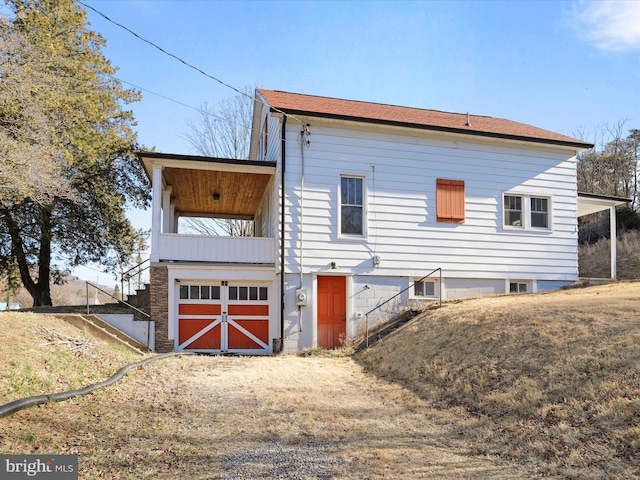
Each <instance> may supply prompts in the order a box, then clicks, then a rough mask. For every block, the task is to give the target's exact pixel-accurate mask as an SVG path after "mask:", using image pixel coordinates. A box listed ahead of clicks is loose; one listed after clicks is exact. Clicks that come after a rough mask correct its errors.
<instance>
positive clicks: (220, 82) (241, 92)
mask: <svg viewBox="0 0 640 480" xmlns="http://www.w3.org/2000/svg"><path fill="white" fill-rule="evenodd" d="M78 3H79V4H80V5H82V6H83V7H85V8H88V9H89V10H91V11H93V12H95V13H97V14H98V15H100V16H101V17H102V18H104V19H105V20H106V21H108V22H110V23H113V24H114V25H116V26H117V27H120V28H122V29H123V30H125V31H127V32H128V33H130V34H131V35H133V36H134V37H136V38H137V39H138V40H141V41H142V42H144V43H146V44H148V45H151V46H152V47H153V48H155V49H157V50H159V51H160V52H162V53H164V54H165V55H168V56H169V57H171V58H173V59H175V60H177V61H178V62H180V63H182V64H183V65H185V66H186V67H189V68H191V69H193V70H195V71H196V72H198V73H201V74H202V75H204V76H205V77H207V78H210V79H211V80H214V81H216V82H218V83H219V84H220V85H223V86H225V87H227V88H230V89H231V90H233V91H234V92H236V93H239V94H240V95H242V96H244V97H247V98H250V99H252V100H253V99H254V97H252V96H251V95H249V94H247V93H245V92H243V91H242V90H240V89H238V88H236V87H234V86H233V85H230V84H228V83H226V82H223V81H222V80H220V79H219V78H217V77H214V76H213V75H211V74H209V73H207V72H205V71H204V70H202V69H201V68H199V67H197V66H195V65H193V64H191V63H189V62H187V61H186V60H184V59H182V58H180V57H178V56H177V55H175V54H173V53H171V52H168V51H167V50H165V49H164V48H162V47H161V46H159V45H157V44H156V43H154V42H152V41H151V40H147V39H146V38H144V37H142V36H140V35H138V34H137V33H136V32H134V31H133V30H131V29H130V28H128V27H126V26H124V25H122V24H121V23H118V22H116V21H115V20H112V19H111V18H109V17H108V16H107V15H105V14H104V13H102V12H100V11H99V10H96V9H95V8H93V7H92V6H91V5H87V4H86V3H84V2H83V1H81V0H78ZM257 100H258V101H259V102H260V103H262V104H263V105H264V102H262V101H261V100H260V99H257ZM269 107H270V108H271V109H272V110H274V111H276V112H278V113H281V114H282V115H285V116H287V117H289V118H291V119H293V120H296V121H298V122H300V123H301V124H303V125H304V124H305V122H303V121H302V120H300V119H299V118H296V117H294V116H293V115H289V114H287V113H285V112H283V111H282V110H279V109H278V108H275V107H273V106H271V105H270V106H269Z"/></svg>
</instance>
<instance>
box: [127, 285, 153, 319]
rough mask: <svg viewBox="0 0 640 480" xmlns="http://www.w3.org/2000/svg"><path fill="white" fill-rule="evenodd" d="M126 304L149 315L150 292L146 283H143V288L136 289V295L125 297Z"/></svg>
mask: <svg viewBox="0 0 640 480" xmlns="http://www.w3.org/2000/svg"><path fill="white" fill-rule="evenodd" d="M127 303H128V304H130V305H133V306H134V307H136V308H139V309H140V310H142V311H143V312H147V313H149V309H150V306H151V290H150V286H149V284H148V283H145V285H144V288H138V289H136V293H134V294H132V295H127Z"/></svg>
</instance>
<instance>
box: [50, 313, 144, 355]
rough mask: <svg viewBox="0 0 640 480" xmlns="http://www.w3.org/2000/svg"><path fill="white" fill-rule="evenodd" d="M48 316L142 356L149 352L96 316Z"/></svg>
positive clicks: (67, 314) (65, 314) (51, 314)
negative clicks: (85, 330)
mask: <svg viewBox="0 0 640 480" xmlns="http://www.w3.org/2000/svg"><path fill="white" fill-rule="evenodd" d="M47 315H50V316H52V317H56V318H59V319H61V320H64V321H65V322H67V323H70V324H71V325H73V326H74V327H76V328H79V329H80V330H84V329H85V328H86V329H87V330H89V331H90V332H91V334H92V335H95V336H96V337H98V338H100V339H102V340H106V341H108V342H112V343H118V344H120V345H124V346H125V347H127V348H128V349H130V350H132V351H134V352H136V353H139V354H141V355H143V354H145V353H147V352H148V351H149V349H148V348H147V346H146V345H143V344H142V343H140V342H138V341H137V340H136V339H135V338H132V337H130V336H129V335H127V334H126V333H124V332H123V331H122V330H119V329H117V328H115V327H114V326H112V325H110V324H108V323H107V322H105V321H104V320H102V319H101V318H99V317H97V316H96V315H84V314H72V313H48V314H47Z"/></svg>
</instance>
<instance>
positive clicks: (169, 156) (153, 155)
mask: <svg viewBox="0 0 640 480" xmlns="http://www.w3.org/2000/svg"><path fill="white" fill-rule="evenodd" d="M136 156H137V157H138V158H139V159H140V160H142V159H143V158H149V159H158V160H179V161H192V162H207V163H226V164H232V165H253V166H257V167H264V166H266V167H275V166H276V165H277V162H273V161H267V160H243V159H239V158H220V157H207V156H204V155H183V154H177V153H160V152H144V151H139V152H136Z"/></svg>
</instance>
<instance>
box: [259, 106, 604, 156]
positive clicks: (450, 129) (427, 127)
mask: <svg viewBox="0 0 640 480" xmlns="http://www.w3.org/2000/svg"><path fill="white" fill-rule="evenodd" d="M273 108H274V107H272V106H270V109H271V111H278V112H284V113H285V114H290V115H303V116H310V117H317V118H330V119H334V120H345V121H349V120H350V121H355V122H360V123H370V124H375V125H392V126H397V127H406V128H415V129H418V130H429V131H435V132H448V133H457V134H464V135H472V136H476V137H489V138H500V139H505V140H518V141H524V142H531V143H542V144H546V145H557V146H563V147H574V148H579V149H584V150H589V149H590V148H593V147H594V146H595V145H594V144H592V143H588V142H570V141H563V140H554V139H545V138H537V137H527V136H523V135H510V134H506V133H496V132H482V131H478V130H464V129H460V128H453V127H441V126H438V125H423V124H417V123H410V122H398V121H394V120H381V119H376V118H367V117H356V116H350V115H338V114H333V113H322V112H314V111H309V110H295V109H288V108H281V107H277V110H273Z"/></svg>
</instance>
